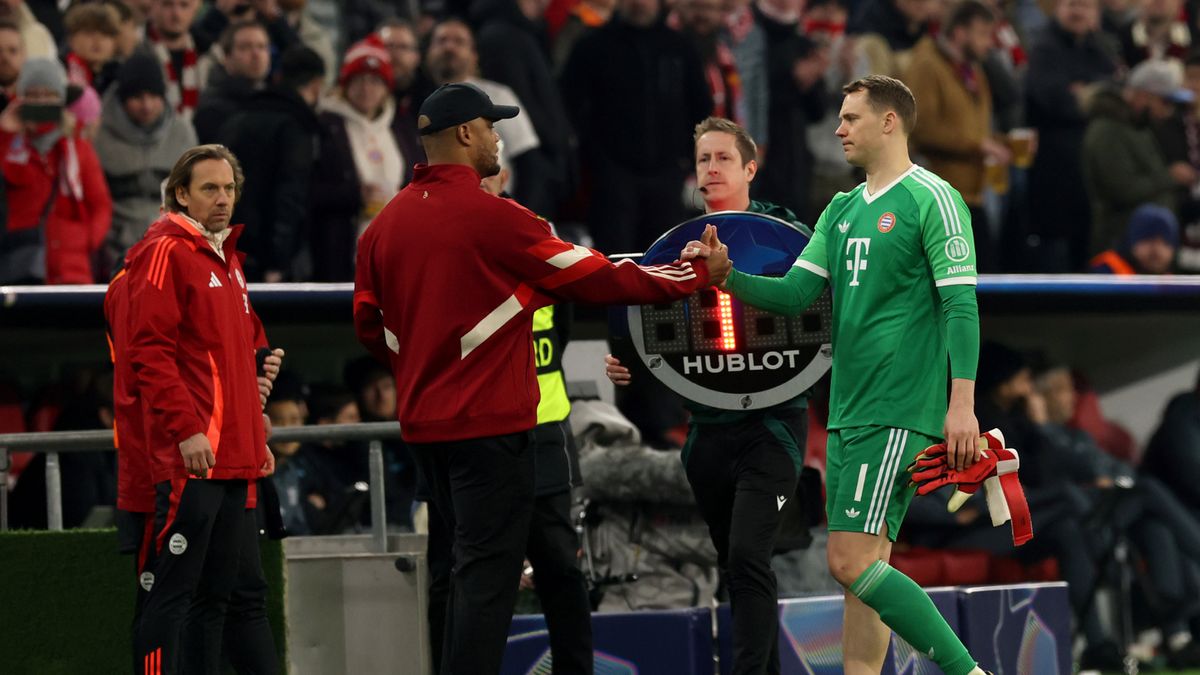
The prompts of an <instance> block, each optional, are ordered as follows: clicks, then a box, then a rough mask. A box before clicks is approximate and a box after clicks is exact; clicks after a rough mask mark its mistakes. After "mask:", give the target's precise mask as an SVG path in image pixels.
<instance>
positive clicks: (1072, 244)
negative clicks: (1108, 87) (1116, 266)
mask: <svg viewBox="0 0 1200 675" xmlns="http://www.w3.org/2000/svg"><path fill="white" fill-rule="evenodd" d="M1099 22H1100V8H1099V4H1098V0H1057V3H1056V4H1055V5H1054V21H1053V22H1052V23H1051V24H1050V25H1049V26H1048V27H1047V28H1046V31H1045V32H1044V33H1043V34H1042V35H1041V36H1039V37H1038V38H1037V39H1036V40H1035V41H1034V43H1033V48H1032V50H1031V51H1030V54H1029V71H1028V75H1027V79H1026V82H1025V86H1026V90H1025V96H1026V109H1025V113H1026V116H1027V120H1028V122H1029V125H1030V126H1032V127H1034V128H1035V129H1036V130H1037V134H1038V146H1039V147H1038V153H1037V157H1036V158H1035V159H1034V162H1033V168H1032V169H1031V170H1030V174H1029V203H1030V204H1031V211H1032V213H1031V214H1030V216H1031V220H1032V222H1031V232H1030V233H1029V234H1030V235H1031V236H1030V238H1029V239H1028V240H1027V245H1029V246H1030V247H1031V248H1036V249H1037V250H1035V251H1033V252H1032V255H1031V256H1030V257H1031V258H1033V260H1032V265H1031V267H1033V268H1034V271H1041V272H1066V271H1074V270H1078V269H1081V268H1082V267H1083V265H1084V263H1085V262H1086V261H1087V259H1088V255H1089V249H1088V237H1089V234H1090V228H1091V222H1092V214H1091V206H1090V205H1089V202H1088V193H1087V188H1086V186H1085V183H1084V178H1083V165H1082V163H1081V162H1080V157H1082V156H1083V136H1084V130H1085V129H1086V127H1087V117H1086V116H1085V115H1084V106H1083V98H1084V97H1085V96H1086V95H1087V93H1088V92H1089V90H1090V89H1092V87H1091V86H1090V85H1092V84H1094V83H1096V82H1099V81H1102V80H1106V79H1108V78H1109V77H1110V76H1112V75H1113V73H1114V72H1115V71H1116V57H1115V52H1114V51H1112V48H1111V45H1110V44H1109V43H1108V40H1107V38H1106V36H1104V35H1103V34H1102V33H1100V32H1099V31H1098V26H1099ZM1035 245H1036V246H1035Z"/></svg>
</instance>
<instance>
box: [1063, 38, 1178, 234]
mask: <svg viewBox="0 0 1200 675" xmlns="http://www.w3.org/2000/svg"><path fill="white" fill-rule="evenodd" d="M1191 100H1192V92H1190V91H1188V90H1187V89H1184V88H1183V85H1182V75H1181V74H1180V73H1179V68H1177V67H1175V66H1173V65H1172V64H1170V63H1168V62H1166V61H1146V62H1144V63H1142V64H1140V65H1138V67H1136V68H1134V69H1133V72H1132V73H1130V75H1129V79H1128V81H1126V83H1125V87H1124V88H1123V89H1120V90H1118V89H1114V88H1104V89H1102V90H1101V91H1099V92H1097V93H1096V95H1095V97H1094V98H1093V100H1092V105H1091V109H1090V111H1089V112H1090V117H1091V121H1090V122H1089V123H1088V127H1087V133H1086V134H1085V135H1084V138H1083V175H1084V179H1085V181H1086V185H1087V190H1088V195H1089V197H1090V198H1091V202H1092V235H1091V248H1092V251H1093V253H1099V252H1101V251H1104V250H1106V249H1109V248H1112V247H1114V246H1118V245H1119V243H1120V240H1121V238H1122V234H1123V232H1124V231H1125V227H1126V225H1127V224H1128V223H1129V217H1130V215H1131V214H1132V213H1133V210H1134V209H1135V208H1137V207H1138V206H1139V205H1141V204H1145V203H1147V202H1152V203H1155V204H1160V205H1162V206H1166V207H1168V208H1174V207H1175V197H1176V189H1177V188H1178V187H1179V186H1190V185H1192V184H1193V183H1195V182H1196V179H1197V173H1196V170H1195V169H1193V168H1192V167H1191V165H1189V164H1188V163H1187V162H1182V161H1181V162H1176V163H1174V164H1172V165H1170V166H1168V165H1167V162H1166V158H1165V157H1164V156H1163V152H1162V150H1160V149H1159V147H1158V142H1157V140H1156V139H1155V137H1154V132H1153V130H1152V129H1151V128H1150V124H1151V123H1153V122H1159V123H1161V122H1163V121H1165V120H1167V119H1168V118H1169V117H1170V116H1171V114H1172V112H1173V110H1174V107H1173V106H1174V104H1175V103H1188V102H1191Z"/></svg>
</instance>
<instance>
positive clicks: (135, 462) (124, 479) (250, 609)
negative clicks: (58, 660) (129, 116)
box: [104, 248, 283, 675]
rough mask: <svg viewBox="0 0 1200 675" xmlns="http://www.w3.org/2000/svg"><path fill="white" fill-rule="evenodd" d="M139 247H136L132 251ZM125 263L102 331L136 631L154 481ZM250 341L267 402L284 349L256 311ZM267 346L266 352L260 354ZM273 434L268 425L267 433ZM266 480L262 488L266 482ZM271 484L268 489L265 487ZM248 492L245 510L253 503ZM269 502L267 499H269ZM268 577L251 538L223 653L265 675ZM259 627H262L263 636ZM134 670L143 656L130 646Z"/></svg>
mask: <svg viewBox="0 0 1200 675" xmlns="http://www.w3.org/2000/svg"><path fill="white" fill-rule="evenodd" d="M134 250H135V251H136V248H135V249H134ZM125 272H126V270H125V268H124V266H122V268H121V269H120V270H118V271H117V273H116V274H115V275H114V276H113V279H112V281H110V282H109V284H108V291H107V292H106V293H105V294H104V320H105V333H106V337H107V338H108V348H109V354H110V356H111V358H112V363H113V442H114V444H115V445H116V447H117V511H116V518H117V546H118V551H119V552H120V553H123V554H132V555H133V556H134V574H135V579H136V582H137V589H136V591H135V592H136V595H135V598H134V609H133V625H132V628H133V634H135V635H136V633H137V626H138V622H139V621H140V620H141V615H142V605H143V604H144V603H145V600H146V595H147V593H149V591H150V588H151V587H152V586H153V585H154V573H153V572H151V571H150V569H151V568H152V567H153V563H154V547H153V546H152V543H153V541H154V534H153V529H154V494H155V490H154V481H153V479H152V478H151V469H150V456H149V453H148V452H147V450H146V440H145V437H144V436H145V414H144V411H143V410H144V405H145V402H144V401H143V400H142V399H141V397H140V396H139V395H138V391H137V381H136V376H135V375H134V372H133V364H132V363H131V362H130V360H129V344H128V343H129V330H128V327H129V293H128V281H129V280H128V277H127V276H126V273H125ZM251 312H252V314H251V317H252V318H253V320H254V325H255V346H256V347H257V348H258V352H259V353H260V356H261V357H262V358H261V362H262V367H261V368H260V373H259V376H258V395H259V401H260V402H261V403H262V404H263V405H264V406H265V405H266V401H267V397H269V396H270V394H271V389H272V387H273V385H274V382H275V377H276V376H277V375H278V374H279V369H280V366H281V365H282V359H283V350H282V349H275V350H268V348H267V338H266V332H265V331H264V330H263V327H262V323H261V322H260V321H259V319H258V316H257V315H255V314H253V308H252V309H251ZM263 351H268V353H267V354H265V355H264V354H261V353H262V352H263ZM269 433H270V431H269V428H268V434H269ZM263 485H266V484H265V483H264V484H263ZM267 488H268V489H269V488H270V486H269V485H267ZM251 497H257V494H255V495H248V497H247V505H246V508H252V504H250V501H251V499H250V498H251ZM267 505H268V506H269V501H268V504H267ZM266 592H267V587H266V580H265V577H264V575H263V571H262V560H261V558H260V556H259V555H258V541H257V538H255V539H254V540H253V541H251V542H247V545H246V546H244V547H243V550H242V557H241V559H240V560H239V561H238V577H237V586H236V587H235V589H234V597H235V598H236V601H235V602H233V603H231V606H230V610H229V613H228V616H227V618H226V625H225V636H226V639H225V640H224V644H223V647H224V651H225V655H226V657H228V658H229V660H230V663H231V665H233V667H234V670H235V671H236V672H238V673H254V675H263V674H265V673H273V672H277V671H278V663H277V656H276V654H275V650H274V649H273V644H274V640H273V639H271V638H272V636H271V635H270V632H269V631H270V626H269V623H268V622H267V620H266ZM263 631H267V632H266V633H264V632H263ZM133 653H134V670H135V671H136V670H137V668H138V667H137V662H138V660H139V657H140V654H138V650H137V647H136V646H134V650H133Z"/></svg>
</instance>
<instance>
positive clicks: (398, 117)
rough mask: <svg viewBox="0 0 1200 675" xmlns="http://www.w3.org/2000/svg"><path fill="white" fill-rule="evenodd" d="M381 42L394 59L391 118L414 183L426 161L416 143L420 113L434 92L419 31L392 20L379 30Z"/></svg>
mask: <svg viewBox="0 0 1200 675" xmlns="http://www.w3.org/2000/svg"><path fill="white" fill-rule="evenodd" d="M378 33H379V39H380V40H381V41H382V42H383V46H384V48H386V49H387V51H388V54H389V55H390V56H391V57H392V98H393V100H395V102H396V114H395V115H394V116H393V117H392V134H393V135H395V137H396V145H398V146H400V154H401V155H403V156H404V157H406V158H407V160H408V161H406V162H404V180H403V181H402V184H404V185H407V184H408V181H410V180H412V168H413V165H415V164H420V163H421V162H424V161H425V149H424V148H422V147H421V142H420V140H418V139H417V109H419V108H420V107H421V102H422V101H424V100H425V97H426V96H428V95H429V93H430V92H432V91H433V84H432V83H431V82H430V81H429V77H428V76H427V75H426V74H425V73H423V72H421V45H420V41H419V40H418V39H417V31H416V30H414V29H413V25H412V24H411V23H409V22H408V21H405V20H404V19H399V18H391V19H388V20H387V21H384V22H383V24H382V25H380V27H379V31H378Z"/></svg>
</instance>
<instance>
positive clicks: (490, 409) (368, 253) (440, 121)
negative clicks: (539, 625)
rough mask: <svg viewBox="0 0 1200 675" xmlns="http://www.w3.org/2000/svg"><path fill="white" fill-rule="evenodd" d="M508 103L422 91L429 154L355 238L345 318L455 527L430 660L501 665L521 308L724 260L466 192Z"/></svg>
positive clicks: (526, 352) (521, 507) (472, 189)
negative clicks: (612, 241)
mask: <svg viewBox="0 0 1200 675" xmlns="http://www.w3.org/2000/svg"><path fill="white" fill-rule="evenodd" d="M517 112H518V110H517V108H515V107H513V106H497V105H495V104H493V103H492V101H491V99H489V98H488V97H487V95H486V94H484V93H483V92H482V91H480V90H479V89H478V88H476V87H474V86H472V85H469V84H448V85H445V86H443V87H441V88H440V89H438V90H437V91H436V92H434V93H433V94H432V95H431V96H430V97H429V98H428V99H426V101H425V103H424V104H423V105H422V106H421V110H420V114H419V116H418V118H417V126H418V129H419V131H420V134H421V137H422V144H423V145H424V147H425V152H426V155H427V156H428V158H429V164H428V165H424V164H422V165H418V166H417V167H416V170H415V172H414V176H413V180H412V182H411V183H409V185H408V186H407V187H405V188H404V189H403V190H401V191H400V193H399V194H398V195H397V196H396V197H395V198H394V199H392V201H391V203H389V204H388V205H387V207H385V208H384V210H383V211H382V212H381V213H380V214H379V216H377V217H376V219H375V221H374V222H372V224H371V225H370V227H369V228H367V231H366V232H365V233H364V234H363V236H362V239H361V240H360V242H359V247H358V269H357V274H356V279H355V292H354V323H355V330H356V332H357V333H358V338H359V340H360V341H362V342H363V343H364V344H365V345H366V346H367V348H368V349H370V350H371V352H372V353H373V354H375V355H376V356H377V357H379V358H380V359H382V360H385V361H387V362H388V363H390V364H391V367H392V371H393V373H394V374H395V377H396V393H397V402H398V406H397V407H398V412H399V417H400V427H401V430H402V434H403V436H404V440H405V441H407V442H408V443H409V444H410V445H411V447H412V450H413V454H414V456H415V457H416V460H417V464H418V466H419V467H420V469H421V472H422V474H423V475H424V477H425V479H426V481H427V483H428V485H429V487H430V491H431V493H432V497H433V501H434V504H435V505H436V506H437V507H438V510H439V511H440V512H441V513H442V516H443V518H445V519H446V521H447V522H446V525H447V527H448V529H449V531H451V532H453V533H454V559H455V566H454V571H453V573H452V578H451V582H450V584H451V586H450V600H449V608H448V618H447V620H446V625H445V637H444V647H443V657H442V672H443V673H459V674H466V673H469V674H470V675H487V674H488V673H496V672H499V669H500V660H501V657H502V655H503V653H504V645H505V640H506V638H507V632H508V625H509V622H510V621H511V619H512V610H513V603H514V601H515V599H516V594H517V583H518V580H519V579H520V576H521V569H522V567H521V565H522V560H523V557H524V553H525V545H526V542H527V539H528V530H529V522H530V517H531V513H532V507H533V494H534V490H533V487H534V474H533V453H532V450H531V443H530V439H531V433H532V429H533V427H534V426H535V424H536V419H537V415H536V411H537V403H538V397H539V393H538V386H537V379H536V377H535V374H534V373H535V370H534V354H533V347H532V345H533V333H532V326H533V313H534V311H535V310H537V309H538V308H539V307H544V306H546V305H550V304H553V303H555V302H558V301H560V300H572V301H577V302H589V303H598V304H611V303H622V304H642V303H660V302H671V301H674V300H677V299H679V298H683V297H686V296H688V295H690V294H691V293H693V292H695V291H696V290H698V289H700V288H701V287H704V286H707V285H710V284H717V283H720V282H721V281H722V280H723V279H724V278H725V275H726V274H727V273H728V269H729V267H730V263H729V258H728V255H727V254H726V253H725V252H724V251H713V252H711V253H712V254H711V255H710V256H709V257H708V258H707V260H706V261H704V262H703V263H701V261H699V260H697V261H695V262H694V263H692V262H685V263H676V264H672V265H659V266H655V267H639V266H638V265H635V264H633V263H632V262H628V261H622V262H621V263H620V264H615V265H614V264H612V263H610V262H609V261H608V260H607V259H605V258H604V256H603V255H601V254H599V253H597V252H595V251H592V250H589V249H586V248H584V247H582V246H573V245H571V244H569V243H566V242H564V241H562V240H561V239H558V238H557V237H555V236H554V235H553V234H552V233H551V232H550V228H549V227H548V226H547V224H546V222H545V221H544V220H542V219H540V218H538V217H537V216H535V215H534V214H533V213H531V212H530V211H528V210H526V209H524V208H522V207H521V206H519V205H517V204H516V203H515V202H511V201H508V200H504V199H500V198H498V197H495V196H493V195H490V194H488V193H486V192H484V191H483V190H480V189H479V182H480V179H481V178H483V177H487V176H493V175H495V174H496V173H497V172H498V171H499V170H500V167H499V159H498V151H497V141H498V137H497V135H496V132H495V131H494V129H493V124H494V122H496V121H497V120H501V119H508V118H511V117H514V116H515V115H516V114H517ZM664 225H666V224H665V223H664ZM705 252H706V253H707V252H708V251H705Z"/></svg>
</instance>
